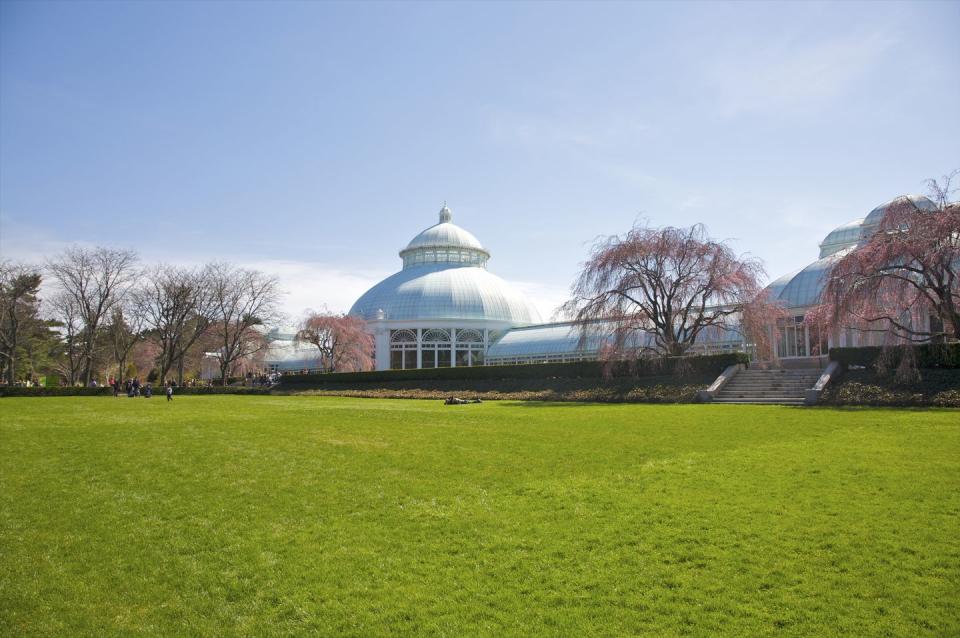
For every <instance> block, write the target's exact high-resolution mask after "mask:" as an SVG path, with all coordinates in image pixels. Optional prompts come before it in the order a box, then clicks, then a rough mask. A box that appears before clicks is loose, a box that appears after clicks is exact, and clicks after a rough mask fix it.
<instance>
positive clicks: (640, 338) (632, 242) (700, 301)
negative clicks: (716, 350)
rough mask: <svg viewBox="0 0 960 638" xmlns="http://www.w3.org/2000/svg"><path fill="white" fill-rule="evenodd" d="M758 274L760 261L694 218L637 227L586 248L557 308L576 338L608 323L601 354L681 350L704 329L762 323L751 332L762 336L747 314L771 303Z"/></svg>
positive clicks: (770, 307)
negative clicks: (571, 322) (609, 334)
mask: <svg viewBox="0 0 960 638" xmlns="http://www.w3.org/2000/svg"><path fill="white" fill-rule="evenodd" d="M763 274H764V271H763V267H762V265H761V264H760V262H759V261H757V260H755V259H752V258H750V257H747V256H738V255H737V254H736V253H734V251H733V249H731V248H730V247H729V246H728V245H727V244H725V243H724V242H719V241H715V240H713V239H711V238H710V237H708V236H707V232H706V228H705V227H704V226H703V225H701V224H697V225H695V226H691V227H690V228H673V227H667V228H650V227H648V226H646V225H639V226H635V227H634V228H633V229H631V230H630V231H629V232H628V233H627V234H626V235H624V236H622V237H621V236H613V237H608V238H605V239H602V240H600V241H598V242H597V243H596V244H595V245H594V246H593V248H592V250H591V252H590V257H589V259H588V260H587V261H586V263H585V264H584V265H583V270H582V271H581V273H580V276H579V278H578V279H577V281H576V282H575V283H574V284H573V287H572V298H571V300H570V301H568V302H567V303H566V304H565V306H564V310H565V311H566V312H567V313H569V314H570V315H572V316H573V317H574V319H575V321H576V322H578V323H579V324H580V326H581V335H583V338H587V335H590V334H591V333H595V331H596V330H597V329H598V327H597V326H598V325H607V326H609V325H610V324H612V326H613V335H614V339H613V345H612V347H611V348H610V349H609V350H608V355H610V354H611V353H613V354H616V353H621V354H622V353H638V352H640V351H643V350H649V351H653V352H655V353H657V354H662V355H682V354H684V353H685V352H687V350H689V349H690V348H691V347H692V346H693V345H694V344H695V343H696V342H697V339H698V338H699V337H701V336H702V335H704V334H705V332H706V331H708V330H711V329H719V330H730V331H740V330H742V329H743V328H744V327H747V326H751V327H752V326H761V325H762V326H763V328H762V329H760V330H759V332H758V334H757V335H755V337H756V338H761V339H766V340H767V341H769V339H768V338H767V337H766V335H767V334H769V322H763V321H760V320H757V319H754V317H757V316H761V315H764V314H766V313H768V312H770V311H772V310H773V309H775V305H774V304H767V303H764V302H763V296H762V288H761V285H760V279H761V278H762V277H763ZM744 313H747V315H749V317H751V320H750V321H743V318H744V317H745V314H744ZM647 335H649V338H648V337H647ZM748 340H750V337H749V336H748Z"/></svg>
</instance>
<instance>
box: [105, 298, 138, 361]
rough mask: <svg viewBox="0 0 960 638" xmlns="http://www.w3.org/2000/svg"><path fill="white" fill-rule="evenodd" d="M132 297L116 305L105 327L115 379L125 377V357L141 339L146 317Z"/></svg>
mask: <svg viewBox="0 0 960 638" xmlns="http://www.w3.org/2000/svg"><path fill="white" fill-rule="evenodd" d="M133 297H134V296H133V295H132V294H131V295H128V296H127V298H126V299H124V301H123V302H122V303H120V304H118V305H116V306H115V307H114V308H113V310H112V311H111V313H110V321H109V323H107V325H106V331H105V332H106V337H107V340H108V341H109V343H110V349H111V350H112V351H113V360H114V362H115V363H116V364H117V378H118V379H122V378H123V377H124V375H126V370H127V357H128V356H129V354H130V351H131V350H132V349H133V346H135V345H136V344H137V342H138V341H140V340H141V339H142V338H143V334H142V333H143V328H144V325H145V324H146V317H145V315H144V313H143V308H142V307H140V305H139V304H137V303H135V301H134V298H133Z"/></svg>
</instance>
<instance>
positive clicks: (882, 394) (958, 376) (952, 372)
mask: <svg viewBox="0 0 960 638" xmlns="http://www.w3.org/2000/svg"><path fill="white" fill-rule="evenodd" d="M821 403H823V404H824V405H876V406H901V407H905V406H915V407H927V406H940V407H952V408H957V407H960V369H950V368H940V369H935V368H928V369H926V370H925V371H924V372H923V379H922V380H921V381H918V382H916V383H909V384H898V383H896V382H895V381H893V380H892V379H890V378H887V377H881V376H880V375H878V374H877V373H876V372H874V371H872V370H870V369H866V370H850V371H848V372H847V373H846V374H844V375H843V377H841V378H840V380H839V381H838V382H837V383H835V384H834V383H831V384H830V385H828V386H827V390H826V392H825V393H824V396H823V397H822V398H821Z"/></svg>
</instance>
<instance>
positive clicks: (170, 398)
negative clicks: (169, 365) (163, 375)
mask: <svg viewBox="0 0 960 638" xmlns="http://www.w3.org/2000/svg"><path fill="white" fill-rule="evenodd" d="M167 401H173V386H172V385H171V384H169V383H168V384H167Z"/></svg>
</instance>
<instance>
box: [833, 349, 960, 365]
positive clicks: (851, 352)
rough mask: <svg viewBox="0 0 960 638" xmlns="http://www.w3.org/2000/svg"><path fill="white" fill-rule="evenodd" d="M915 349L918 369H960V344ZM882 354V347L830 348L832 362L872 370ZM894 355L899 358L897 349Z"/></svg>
mask: <svg viewBox="0 0 960 638" xmlns="http://www.w3.org/2000/svg"><path fill="white" fill-rule="evenodd" d="M913 348H914V351H915V352H916V355H917V367H918V368H950V369H956V368H960V343H924V344H921V345H917V346H913ZM881 352H883V348H882V347H880V346H864V347H861V348H830V360H831V361H839V362H840V363H842V364H844V365H847V366H863V367H864V368H872V367H873V366H874V364H876V362H877V359H878V358H879V357H880V353H881ZM892 354H893V355H894V356H895V357H897V358H899V357H898V356H897V353H896V349H894V351H893V352H892Z"/></svg>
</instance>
